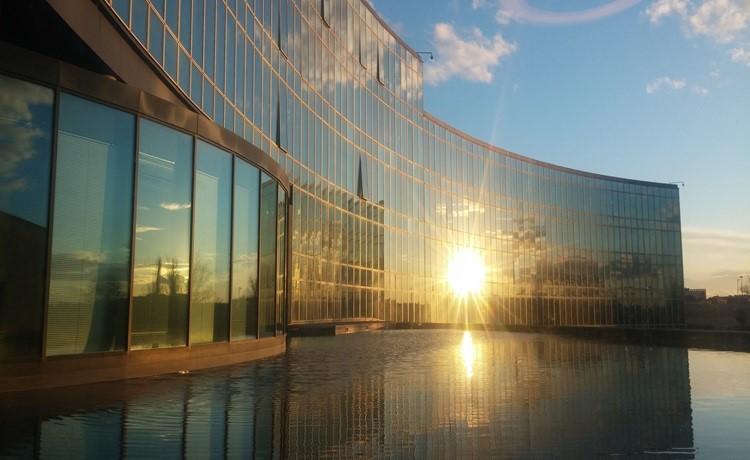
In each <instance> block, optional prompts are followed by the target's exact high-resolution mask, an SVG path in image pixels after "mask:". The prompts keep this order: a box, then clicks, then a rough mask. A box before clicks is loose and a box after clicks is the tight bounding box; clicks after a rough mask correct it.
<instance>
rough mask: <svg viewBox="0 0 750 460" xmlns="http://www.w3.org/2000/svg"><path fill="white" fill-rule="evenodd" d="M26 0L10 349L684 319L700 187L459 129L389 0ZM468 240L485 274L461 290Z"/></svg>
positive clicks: (11, 38) (14, 100)
mask: <svg viewBox="0 0 750 460" xmlns="http://www.w3.org/2000/svg"><path fill="white" fill-rule="evenodd" d="M2 6H3V8H2V9H1V10H0V55H2V56H3V59H0V61H2V63H0V107H1V108H0V113H2V116H1V117H0V149H1V151H0V155H2V157H1V158H2V160H0V218H1V219H2V222H1V223H0V235H2V243H0V244H2V245H3V251H1V252H0V361H8V360H11V361H12V360H17V359H29V358H42V359H45V358H47V357H54V356H68V355H79V354H98V353H102V352H126V353H127V354H128V356H130V355H133V354H132V353H130V352H131V351H135V350H142V349H149V350H151V349H154V348H170V349H172V348H177V349H180V348H185V349H188V350H198V349H201V347H199V345H200V344H225V345H227V344H228V345H227V346H228V347H229V346H231V345H232V344H235V343H249V342H256V343H261V342H263V341H264V340H266V339H279V338H283V336H284V334H285V328H286V326H287V325H288V324H305V323H320V322H328V321H335V320H362V319H377V320H382V321H387V322H394V323H438V324H449V323H456V322H459V321H460V322H466V323H471V324H483V325H492V326H586V325H611V326H635V327H679V326H681V325H682V324H683V322H684V320H683V310H682V291H683V278H682V276H683V275H682V251H681V234H680V209H679V193H678V189H677V187H676V186H674V185H669V184H660V183H651V182H643V181H637V180H629V179H621V178H615V177H607V176H601V175H597V174H592V173H588V172H582V171H576V170H572V169H568V168H564V167H560V166H556V165H551V164H547V163H543V162H539V161H536V160H533V159H529V158H526V157H523V156H520V155H517V154H515V153H512V152H508V151H506V150H503V149H501V148H497V147H494V146H491V145H488V144H487V143H484V142H482V141H480V140H477V139H474V138H472V137H470V136H468V135H466V134H464V133H461V132H460V131H458V130H456V129H454V128H452V127H450V126H449V125H447V124H445V123H444V122H442V121H440V120H438V119H436V118H435V117H433V116H431V115H430V114H428V113H426V112H425V111H424V110H423V100H422V61H421V60H420V58H419V56H418V55H417V54H416V53H415V52H414V51H413V50H412V49H411V48H410V47H409V46H408V45H407V44H405V43H404V42H403V41H402V40H401V39H400V38H399V37H398V36H396V34H394V33H393V31H392V30H391V29H390V28H389V27H388V26H387V25H386V24H385V23H384V22H383V21H382V20H381V19H380V18H379V17H378V16H377V14H376V13H375V12H374V10H373V9H372V7H371V6H370V4H369V3H368V2H367V1H362V0H46V1H45V0H30V1H28V2H11V1H4V0H3V1H2ZM32 18H33V20H32ZM465 253H471V254H473V255H474V258H473V259H472V260H476V261H477V262H476V263H477V264H478V265H481V266H482V267H483V270H482V271H483V276H484V282H483V283H481V285H480V286H478V287H477V289H475V290H473V291H472V293H471V295H468V296H465V297H461V298H457V296H456V295H455V292H454V289H451V282H450V281H451V280H450V279H448V276H447V271H448V267H449V266H450V264H451V261H452V260H454V259H455V257H456V254H465ZM274 343H276V342H274ZM281 346H282V347H283V344H282V345H281ZM222 350H225V349H223V348H222ZM226 350H229V348H226ZM226 350H225V351H226ZM202 353H203V352H202ZM133 356H135V355H133ZM186 359H187V358H186ZM238 359H239V358H238Z"/></svg>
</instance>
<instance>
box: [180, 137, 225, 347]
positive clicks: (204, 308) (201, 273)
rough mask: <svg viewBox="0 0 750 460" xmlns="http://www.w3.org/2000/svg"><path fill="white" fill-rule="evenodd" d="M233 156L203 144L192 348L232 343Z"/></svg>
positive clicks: (197, 173)
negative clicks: (194, 344) (230, 314)
mask: <svg viewBox="0 0 750 460" xmlns="http://www.w3.org/2000/svg"><path fill="white" fill-rule="evenodd" d="M231 206H232V156H231V155H230V154H229V153H227V152H225V151H223V150H221V149H219V148H217V147H214V146H212V145H210V144H207V143H205V142H202V141H199V142H198V144H197V148H196V160H195V211H194V213H195V214H194V216H193V222H194V236H193V263H192V267H191V269H192V274H191V279H190V283H191V294H190V342H191V343H208V342H224V341H226V340H228V338H229V271H230V265H229V263H230V253H229V249H230V242H231V239H230V238H231V234H232V233H231V232H232V221H231V216H232V207H231Z"/></svg>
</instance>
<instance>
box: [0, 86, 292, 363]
mask: <svg viewBox="0 0 750 460" xmlns="http://www.w3.org/2000/svg"><path fill="white" fill-rule="evenodd" d="M0 111H2V113H3V115H2V116H0V154H1V155H0V236H2V238H1V240H2V243H0V244H2V248H3V250H2V251H0V362H3V361H10V360H16V359H29V358H39V357H41V356H47V357H50V356H62V355H80V354H88V353H102V352H121V351H126V350H137V349H153V348H165V347H184V346H186V345H193V344H200V343H206V342H229V341H230V340H232V341H236V340H242V339H254V338H257V337H274V336H283V335H284V334H285V332H286V330H285V327H284V323H280V324H279V325H278V326H277V325H276V321H275V320H274V318H275V315H281V314H283V312H284V311H286V310H285V305H284V302H285V299H284V297H283V293H284V292H285V291H286V286H278V285H277V283H283V282H284V273H286V258H285V257H284V254H285V247H284V245H285V244H286V243H285V241H286V240H285V234H286V229H285V225H286V214H287V209H286V196H287V191H286V189H285V187H284V186H282V181H281V180H279V179H277V178H276V177H274V176H271V175H269V173H267V172H265V171H264V170H263V169H261V168H260V167H258V166H256V165H254V164H252V163H250V162H249V161H246V159H245V158H244V157H243V156H242V155H241V154H235V153H234V152H231V151H229V150H225V149H223V148H221V147H220V146H219V145H214V144H209V143H208V142H207V141H206V140H203V139H202V138H201V137H200V136H196V135H195V134H193V133H190V132H185V131H182V130H179V129H176V128H175V127H171V126H168V125H167V124H163V123H161V122H158V121H156V120H151V119H148V118H146V117H144V116H142V115H141V114H139V113H134V112H132V111H130V110H127V109H126V108H122V107H117V106H113V105H106V104H103V103H101V102H97V101H94V100H93V99H88V98H85V97H81V96H79V95H73V94H72V93H70V92H67V91H65V90H62V89H58V90H53V89H51V88H48V87H45V86H41V85H38V84H34V83H30V82H27V81H23V80H19V79H17V78H13V77H9V76H4V75H0ZM259 184H260V185H259ZM259 188H260V194H259V193H258V191H259ZM233 190H237V192H236V194H237V195H236V196H238V198H237V199H234V200H233V199H232V192H233ZM239 190H246V191H245V192H239ZM240 193H242V196H241V198H240V197H239V195H240ZM266 195H267V196H268V197H269V198H266ZM259 215H260V216H261V217H260V220H259ZM232 216H235V221H234V225H232ZM232 241H235V242H236V244H235V246H234V247H233V246H232ZM240 242H241V243H240ZM264 244H265V245H266V246H268V247H269V248H270V249H268V250H267V251H266V252H262V253H261V263H260V265H259V264H258V260H259V258H258V246H259V245H260V247H261V250H262V249H263V248H264ZM277 245H278V246H279V249H278V251H277ZM277 255H278V257H277ZM233 264H234V265H233ZM232 267H234V271H232ZM258 270H260V275H258ZM258 279H260V280H261V283H262V284H261V289H260V293H261V299H263V300H264V303H262V304H261V305H262V309H261V311H260V316H259V311H258V308H257V302H258V294H257V293H258V289H257V286H258ZM230 285H231V286H234V287H235V288H236V293H237V299H238V301H239V304H242V305H241V306H240V305H239V304H238V305H237V308H236V309H235V310H234V311H231V312H230ZM264 289H265V291H264ZM264 292H266V297H265V298H263V293H264ZM277 292H280V293H282V294H281V295H280V296H278V295H277V294H276V293H277ZM45 294H46V300H45ZM253 302H254V303H253ZM259 317H260V318H261V319H264V320H266V322H267V323H268V325H267V326H266V327H265V328H264V329H262V330H261V331H260V334H259V331H258V325H259V324H264V323H259V321H258V319H259ZM230 324H231V330H232V331H233V333H232V335H231V338H230ZM234 331H238V332H236V333H235V332H234Z"/></svg>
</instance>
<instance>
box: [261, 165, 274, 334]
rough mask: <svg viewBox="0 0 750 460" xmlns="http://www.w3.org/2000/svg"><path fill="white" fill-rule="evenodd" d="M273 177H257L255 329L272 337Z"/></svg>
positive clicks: (263, 174) (262, 175)
mask: <svg viewBox="0 0 750 460" xmlns="http://www.w3.org/2000/svg"><path fill="white" fill-rule="evenodd" d="M276 187H277V185H276V181H274V180H273V178H271V177H270V176H267V175H266V174H265V173H262V174H261V179H260V275H259V290H258V309H259V315H258V330H259V332H260V336H261V337H272V336H273V335H274V331H275V329H276V325H275V322H276V321H275V313H274V297H275V295H276V283H275V281H276V226H277V222H276V207H277V203H276Z"/></svg>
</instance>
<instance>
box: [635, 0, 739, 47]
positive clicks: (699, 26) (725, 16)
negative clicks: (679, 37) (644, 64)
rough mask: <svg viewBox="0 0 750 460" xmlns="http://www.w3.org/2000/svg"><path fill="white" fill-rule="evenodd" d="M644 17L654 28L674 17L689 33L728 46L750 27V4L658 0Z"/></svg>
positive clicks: (723, 0)
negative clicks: (647, 17) (648, 19)
mask: <svg viewBox="0 0 750 460" xmlns="http://www.w3.org/2000/svg"><path fill="white" fill-rule="evenodd" d="M646 14H647V15H648V16H649V18H650V20H651V22H652V23H654V24H658V23H659V22H660V21H661V20H662V19H663V18H666V17H669V16H676V17H678V18H679V19H680V22H681V23H682V26H683V27H684V28H685V30H686V31H688V32H689V33H691V34H694V35H703V36H706V37H709V38H711V39H713V40H715V41H717V42H718V43H729V42H732V41H734V40H735V39H736V38H737V37H738V36H740V35H741V34H742V33H743V32H744V31H745V30H746V29H747V28H748V25H750V0H697V1H692V2H691V1H688V0H657V1H656V2H654V3H652V4H651V6H649V7H648V8H647V9H646Z"/></svg>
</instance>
